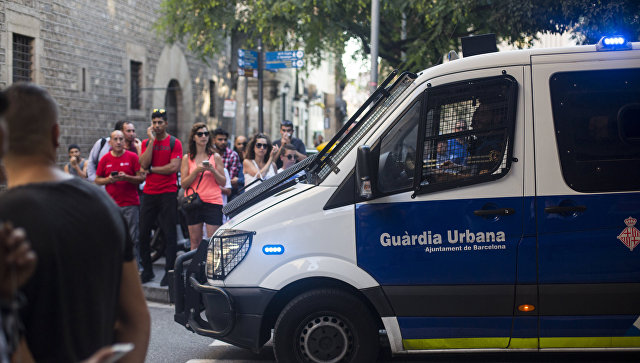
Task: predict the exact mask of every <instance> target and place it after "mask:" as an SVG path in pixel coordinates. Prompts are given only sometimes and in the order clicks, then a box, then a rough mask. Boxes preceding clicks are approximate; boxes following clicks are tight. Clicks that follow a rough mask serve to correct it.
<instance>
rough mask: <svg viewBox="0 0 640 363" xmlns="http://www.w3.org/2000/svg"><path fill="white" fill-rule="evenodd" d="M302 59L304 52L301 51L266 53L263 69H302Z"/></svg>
mask: <svg viewBox="0 0 640 363" xmlns="http://www.w3.org/2000/svg"><path fill="white" fill-rule="evenodd" d="M302 58H304V52H303V51H301V50H287V51H284V52H266V53H265V69H280V68H302V67H303V66H304V60H303V59H302Z"/></svg>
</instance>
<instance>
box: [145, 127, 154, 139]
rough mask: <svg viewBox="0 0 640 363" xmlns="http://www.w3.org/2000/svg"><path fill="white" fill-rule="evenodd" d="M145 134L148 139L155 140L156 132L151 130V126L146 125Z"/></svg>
mask: <svg viewBox="0 0 640 363" xmlns="http://www.w3.org/2000/svg"><path fill="white" fill-rule="evenodd" d="M147 136H148V137H149V141H155V139H156V134H155V132H154V131H153V126H149V127H147Z"/></svg>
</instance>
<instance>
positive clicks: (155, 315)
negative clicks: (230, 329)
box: [147, 303, 640, 363]
mask: <svg viewBox="0 0 640 363" xmlns="http://www.w3.org/2000/svg"><path fill="white" fill-rule="evenodd" d="M149 310H150V311H151V343H150V345H149V351H148V353H147V362H152V363H164V362H167V363H182V362H189V363H218V362H225V363H257V362H274V357H273V351H272V349H271V346H265V347H264V348H263V349H262V351H261V352H260V354H254V353H252V352H251V351H249V350H246V349H241V348H236V347H234V346H231V345H228V344H226V343H222V342H219V341H215V340H213V339H211V338H206V337H203V336H200V335H197V334H195V333H191V332H190V331H188V330H187V329H185V328H184V327H183V326H182V325H179V324H178V323H175V322H174V321H173V306H170V305H164V304H157V303H149ZM378 361H379V362H430V363H453V362H472V363H493V362H522V363H534V362H536V363H537V362H545V363H552V362H554V363H555V362H557V363H560V362H562V363H564V362H575V363H578V362H580V363H582V362H586V363H609V362H634V363H637V362H640V353H639V352H622V353H621V352H592V351H590V352H572V353H545V352H542V353H515V352H505V353H474V354H461V353H456V354H431V355H427V356H401V357H394V358H391V357H389V356H388V354H387V355H386V356H385V355H384V354H383V355H382V356H381V357H380V359H379V360H378Z"/></svg>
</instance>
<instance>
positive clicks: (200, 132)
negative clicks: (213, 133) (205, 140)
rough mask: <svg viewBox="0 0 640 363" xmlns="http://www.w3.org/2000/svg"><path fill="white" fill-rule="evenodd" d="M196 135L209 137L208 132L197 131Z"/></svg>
mask: <svg viewBox="0 0 640 363" xmlns="http://www.w3.org/2000/svg"><path fill="white" fill-rule="evenodd" d="M196 135H198V137H203V136H209V131H204V132H202V131H198V132H196Z"/></svg>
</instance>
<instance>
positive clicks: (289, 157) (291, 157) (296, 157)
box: [287, 154, 298, 160]
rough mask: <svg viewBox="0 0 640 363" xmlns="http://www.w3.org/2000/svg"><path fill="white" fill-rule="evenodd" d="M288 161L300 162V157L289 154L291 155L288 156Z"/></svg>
mask: <svg viewBox="0 0 640 363" xmlns="http://www.w3.org/2000/svg"><path fill="white" fill-rule="evenodd" d="M287 159H289V160H291V159H293V160H298V156H296V155H291V154H289V155H287Z"/></svg>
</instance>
